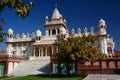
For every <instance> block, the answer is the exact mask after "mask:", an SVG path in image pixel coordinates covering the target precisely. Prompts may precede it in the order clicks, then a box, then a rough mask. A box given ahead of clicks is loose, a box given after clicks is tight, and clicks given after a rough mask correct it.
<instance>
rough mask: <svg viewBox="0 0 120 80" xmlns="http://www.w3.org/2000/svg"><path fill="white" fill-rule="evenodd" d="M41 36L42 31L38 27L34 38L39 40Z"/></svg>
mask: <svg viewBox="0 0 120 80" xmlns="http://www.w3.org/2000/svg"><path fill="white" fill-rule="evenodd" d="M41 36H42V33H41V31H40V30H39V29H38V30H37V31H36V40H37V41H40V38H41Z"/></svg>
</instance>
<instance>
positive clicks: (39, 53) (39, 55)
mask: <svg viewBox="0 0 120 80" xmlns="http://www.w3.org/2000/svg"><path fill="white" fill-rule="evenodd" d="M39 57H40V47H39Z"/></svg>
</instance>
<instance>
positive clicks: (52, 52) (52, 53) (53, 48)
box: [52, 47, 54, 55]
mask: <svg viewBox="0 0 120 80" xmlns="http://www.w3.org/2000/svg"><path fill="white" fill-rule="evenodd" d="M53 52H54V47H52V55H53Z"/></svg>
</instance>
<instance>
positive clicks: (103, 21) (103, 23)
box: [98, 18, 106, 28]
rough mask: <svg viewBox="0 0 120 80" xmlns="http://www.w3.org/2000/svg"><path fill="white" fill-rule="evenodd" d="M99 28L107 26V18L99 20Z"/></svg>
mask: <svg viewBox="0 0 120 80" xmlns="http://www.w3.org/2000/svg"><path fill="white" fill-rule="evenodd" d="M98 28H106V23H105V20H103V19H102V18H101V19H100V20H99V23H98Z"/></svg>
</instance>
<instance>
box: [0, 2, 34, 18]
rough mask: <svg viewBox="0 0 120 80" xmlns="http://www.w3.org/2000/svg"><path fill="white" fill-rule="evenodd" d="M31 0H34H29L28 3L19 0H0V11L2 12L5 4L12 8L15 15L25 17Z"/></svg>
mask: <svg viewBox="0 0 120 80" xmlns="http://www.w3.org/2000/svg"><path fill="white" fill-rule="evenodd" d="M33 2H34V0H31V2H30V3H29V4H26V3H25V2H24V1H21V0H0V11H1V12H2V11H3V10H4V9H5V6H7V7H8V8H11V9H14V10H15V11H16V15H18V16H21V17H22V18H25V17H26V16H28V15H29V12H30V9H31V7H32V6H33Z"/></svg>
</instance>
